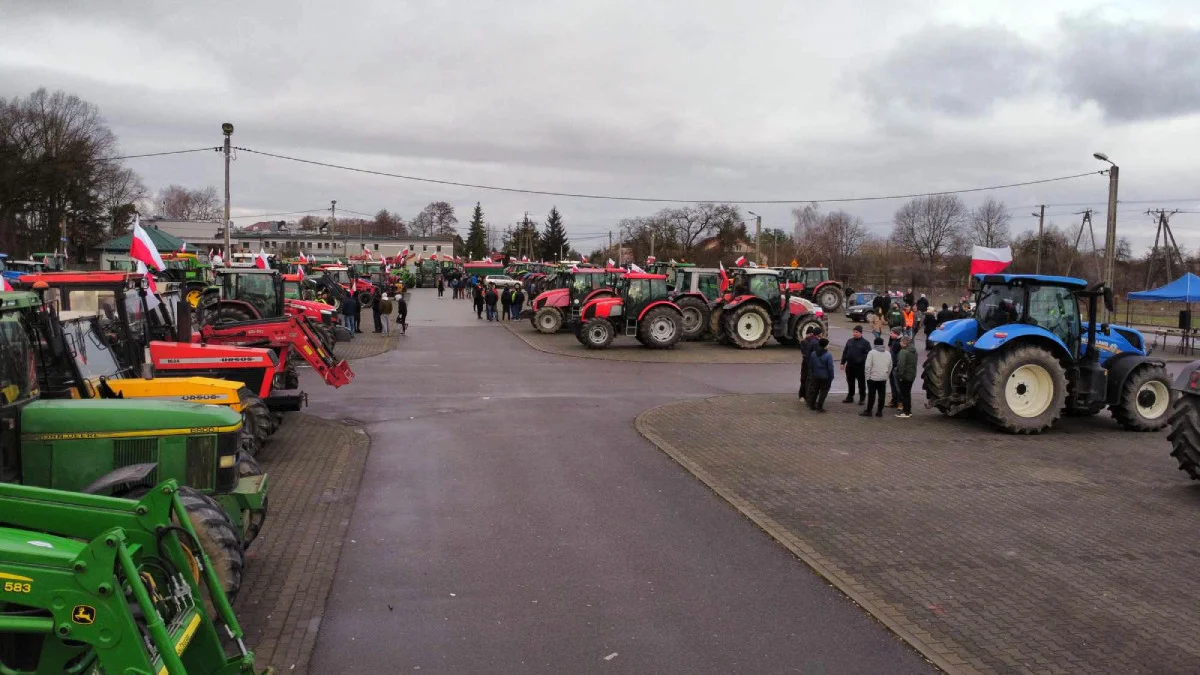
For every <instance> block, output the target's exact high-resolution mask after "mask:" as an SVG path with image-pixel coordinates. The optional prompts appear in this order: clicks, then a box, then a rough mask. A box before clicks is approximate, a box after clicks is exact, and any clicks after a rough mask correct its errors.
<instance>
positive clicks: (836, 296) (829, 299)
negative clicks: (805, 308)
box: [816, 284, 843, 314]
mask: <svg viewBox="0 0 1200 675" xmlns="http://www.w3.org/2000/svg"><path fill="white" fill-rule="evenodd" d="M842 300H843V298H842V289H840V288H838V287H837V286H834V285H833V284H828V285H826V286H823V287H821V290H820V291H818V292H817V300H816V302H817V304H818V305H820V306H821V309H823V310H825V313H826V314H828V313H830V312H834V311H837V308H838V307H841V306H842Z"/></svg>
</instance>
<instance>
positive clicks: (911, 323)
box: [900, 303, 917, 337]
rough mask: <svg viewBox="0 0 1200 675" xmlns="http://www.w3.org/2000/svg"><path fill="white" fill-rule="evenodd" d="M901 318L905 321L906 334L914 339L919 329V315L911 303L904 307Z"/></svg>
mask: <svg viewBox="0 0 1200 675" xmlns="http://www.w3.org/2000/svg"><path fill="white" fill-rule="evenodd" d="M900 316H901V318H902V319H903V320H904V334H905V335H907V336H909V337H913V336H914V335H915V333H914V331H915V330H916V327H917V313H916V312H915V311H913V306H912V304H911V303H909V304H906V305H904V309H903V310H901V312H900Z"/></svg>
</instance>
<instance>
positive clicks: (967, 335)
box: [929, 319, 979, 349]
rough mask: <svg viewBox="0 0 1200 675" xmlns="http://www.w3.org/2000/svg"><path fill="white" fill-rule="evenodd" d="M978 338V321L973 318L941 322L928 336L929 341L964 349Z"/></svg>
mask: <svg viewBox="0 0 1200 675" xmlns="http://www.w3.org/2000/svg"><path fill="white" fill-rule="evenodd" d="M978 338H979V322H978V321H976V320H975V319H954V320H953V321H947V322H946V323H944V324H942V325H941V327H940V328H938V329H937V330H935V331H933V333H932V334H930V336H929V341H930V342H937V343H940V344H946V345H951V346H953V347H957V348H959V349H966V348H968V347H969V346H970V344H969V343H973V342H975V340H976V339H978Z"/></svg>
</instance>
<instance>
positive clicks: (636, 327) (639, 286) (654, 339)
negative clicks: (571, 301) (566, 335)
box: [575, 272, 683, 349]
mask: <svg viewBox="0 0 1200 675" xmlns="http://www.w3.org/2000/svg"><path fill="white" fill-rule="evenodd" d="M617 292H618V293H619V295H617V296H605V297H601V298H596V299H593V300H591V301H589V302H588V303H587V304H585V305H583V309H582V310H581V311H580V315H579V321H578V322H576V324H575V337H576V339H578V340H579V342H581V343H582V344H583V346H584V347H587V348H588V349H605V348H607V347H608V346H609V345H610V344H612V341H613V338H615V337H616V336H617V334H618V332H620V333H623V334H624V335H627V336H631V337H634V338H637V341H638V342H640V343H642V346H643V347H647V348H649V349H670V348H671V347H674V346H675V344H676V343H677V342H679V340H680V339H681V338H682V337H683V313H682V312H680V311H679V306H678V305H676V304H675V303H673V302H671V301H670V300H667V277H666V276H665V275H662V274H646V273H643V272H630V273H627V274H625V275H624V278H623V279H622V280H621V282H620V283H619V284H618V288H617Z"/></svg>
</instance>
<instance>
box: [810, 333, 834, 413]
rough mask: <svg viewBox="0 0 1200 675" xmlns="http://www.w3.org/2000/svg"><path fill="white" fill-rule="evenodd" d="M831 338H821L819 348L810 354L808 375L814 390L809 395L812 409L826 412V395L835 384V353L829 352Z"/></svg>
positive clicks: (818, 342)
mask: <svg viewBox="0 0 1200 675" xmlns="http://www.w3.org/2000/svg"><path fill="white" fill-rule="evenodd" d="M828 347H829V340H826V339H825V338H821V339H820V340H818V341H817V348H816V349H814V350H813V353H812V354H810V355H809V357H808V360H809V364H808V377H809V379H811V380H812V391H811V393H810V394H809V397H808V407H809V408H810V409H811V410H816V411H818V412H825V397H826V396H828V395H829V387H830V386H831V385H833V372H834V371H833V355H832V354H830V353H829V349H828Z"/></svg>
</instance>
